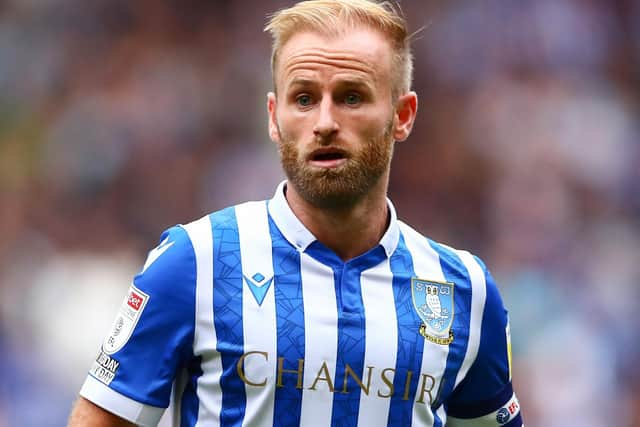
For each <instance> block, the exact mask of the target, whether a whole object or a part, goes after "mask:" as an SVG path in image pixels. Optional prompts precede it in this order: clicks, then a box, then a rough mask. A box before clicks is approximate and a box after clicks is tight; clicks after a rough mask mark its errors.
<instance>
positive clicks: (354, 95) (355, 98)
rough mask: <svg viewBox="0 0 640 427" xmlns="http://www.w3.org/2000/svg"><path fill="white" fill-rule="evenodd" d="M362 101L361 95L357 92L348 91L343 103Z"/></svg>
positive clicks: (351, 103) (355, 103)
mask: <svg viewBox="0 0 640 427" xmlns="http://www.w3.org/2000/svg"><path fill="white" fill-rule="evenodd" d="M361 101H362V97H361V96H360V95H359V94H357V93H349V94H347V96H345V97H344V102H345V104H348V105H357V104H359V103H360V102H361Z"/></svg>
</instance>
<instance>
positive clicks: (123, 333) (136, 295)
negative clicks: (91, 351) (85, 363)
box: [102, 285, 149, 354]
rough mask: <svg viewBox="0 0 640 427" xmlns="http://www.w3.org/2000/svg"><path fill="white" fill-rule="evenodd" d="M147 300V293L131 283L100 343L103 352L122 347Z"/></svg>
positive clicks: (106, 352)
mask: <svg viewBox="0 0 640 427" xmlns="http://www.w3.org/2000/svg"><path fill="white" fill-rule="evenodd" d="M147 301H149V295H147V294H145V293H144V292H142V291H141V290H140V289H138V288H136V287H135V286H133V285H131V287H130V288H129V292H128V293H127V296H126V297H125V299H124V301H123V302H122V306H121V307H120V311H118V314H117V315H116V319H115V320H114V322H113V326H112V327H111V330H110V331H109V334H108V335H107V337H106V338H105V340H104V343H103V344H102V351H103V352H104V353H105V354H113V353H115V352H117V351H118V350H120V349H121V348H122V347H124V345H125V344H126V343H127V341H128V340H129V338H130V337H131V334H132V333H133V329H134V328H135V327H136V324H137V323H138V320H139V319H140V316H141V315H142V312H143V311H144V307H145V306H146V305H147Z"/></svg>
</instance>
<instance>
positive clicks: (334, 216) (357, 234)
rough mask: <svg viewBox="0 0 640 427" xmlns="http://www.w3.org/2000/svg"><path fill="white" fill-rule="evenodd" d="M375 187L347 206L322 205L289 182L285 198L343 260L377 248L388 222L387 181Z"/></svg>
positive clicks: (304, 222)
mask: <svg viewBox="0 0 640 427" xmlns="http://www.w3.org/2000/svg"><path fill="white" fill-rule="evenodd" d="M380 181H381V185H379V186H377V187H376V188H373V189H372V191H370V192H369V194H367V195H366V196H365V197H364V198H363V199H362V200H359V201H358V202H357V203H355V204H354V205H352V206H348V207H344V208H334V209H327V208H319V207H317V206H314V205H312V204H311V203H309V202H307V201H306V200H305V199H304V198H302V197H301V196H300V194H299V193H298V192H297V191H296V190H295V188H294V187H293V186H292V185H290V184H288V185H287V193H286V198H287V202H288V203H289V206H290V207H291V210H292V211H293V213H294V214H295V215H296V217H298V219H299V220H300V221H301V222H302V223H303V224H304V226H305V227H306V228H307V229H308V230H309V231H311V233H312V234H313V235H314V236H315V237H316V239H318V240H319V241H320V242H321V243H322V244H323V245H325V246H326V247H328V248H329V249H331V250H332V251H334V252H335V253H336V254H337V255H338V256H339V257H340V258H341V259H342V260H343V261H348V260H350V259H352V258H355V257H357V256H359V255H362V254H363V253H365V252H367V251H368V250H370V249H372V248H373V247H375V246H376V245H377V244H378V243H379V242H380V239H381V238H382V236H383V235H384V233H385V231H386V230H387V226H388V221H389V219H388V218H389V209H388V207H387V198H386V194H387V183H386V180H384V179H381V180H380Z"/></svg>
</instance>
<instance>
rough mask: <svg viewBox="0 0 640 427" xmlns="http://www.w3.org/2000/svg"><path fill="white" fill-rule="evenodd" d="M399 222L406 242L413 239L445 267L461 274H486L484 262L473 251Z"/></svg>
mask: <svg viewBox="0 0 640 427" xmlns="http://www.w3.org/2000/svg"><path fill="white" fill-rule="evenodd" d="M398 222H399V224H400V230H401V232H402V234H403V237H404V238H405V240H406V239H411V240H413V241H414V242H417V243H418V244H419V245H420V246H421V247H422V248H424V249H425V250H427V251H430V252H432V253H434V254H437V256H438V257H439V258H440V262H441V264H442V265H443V266H446V267H448V268H450V269H453V270H458V271H461V272H468V271H469V270H475V269H480V270H481V271H482V272H483V273H485V272H486V269H487V267H486V265H485V264H484V262H483V261H482V260H481V259H480V258H479V257H478V256H476V255H475V254H473V253H472V252H471V251H469V250H467V249H461V248H457V247H454V246H450V245H449V244H447V243H443V242H439V241H436V240H434V239H432V238H430V237H428V236H425V235H424V234H422V233H420V232H419V231H417V230H415V229H414V228H413V227H411V226H410V225H408V224H406V223H404V222H402V221H398Z"/></svg>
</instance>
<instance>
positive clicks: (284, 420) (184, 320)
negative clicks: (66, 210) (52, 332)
mask: <svg viewBox="0 0 640 427" xmlns="http://www.w3.org/2000/svg"><path fill="white" fill-rule="evenodd" d="M284 191H285V183H282V184H280V186H279V187H278V189H277V191H276V194H275V196H274V197H273V199H271V200H268V201H259V202H247V203H244V204H241V205H237V206H234V207H230V208H227V209H224V210H222V211H218V212H215V213H212V214H210V215H207V216H205V217H203V218H201V219H199V220H197V221H195V222H192V223H189V224H187V225H183V226H176V227H173V228H171V229H169V230H168V231H166V232H165V233H164V234H163V235H162V237H161V239H160V240H161V243H160V245H159V246H158V247H156V248H155V249H153V250H152V251H151V252H150V253H149V256H148V258H147V261H146V263H145V265H144V267H143V269H142V271H141V272H140V273H139V274H138V275H137V276H136V277H135V279H134V280H133V283H132V285H131V287H130V289H129V291H128V293H127V295H126V297H125V299H124V302H123V304H122V306H121V308H120V309H119V311H118V313H117V315H116V319H115V321H114V324H113V326H112V328H111V330H110V331H109V333H108V335H107V337H106V338H105V340H104V342H103V344H102V347H101V349H100V352H99V354H98V357H97V359H96V361H95V362H94V363H93V365H92V367H91V369H90V372H89V375H88V376H87V379H86V381H85V383H84V385H83V386H82V389H81V391H80V394H81V395H82V396H84V397H85V398H87V399H89V400H90V401H92V402H94V403H96V404H97V405H99V406H101V407H103V408H105V409H107V410H108V411H110V412H112V413H115V414H117V415H119V416H121V417H123V418H125V419H128V420H130V421H132V422H134V423H137V424H140V425H143V426H147V425H156V424H157V423H158V420H159V419H160V417H161V415H162V414H163V411H164V409H165V408H167V407H168V406H169V404H170V403H171V408H172V410H173V423H174V425H175V426H188V427H191V426H255V427H262V426H265V427H266V426H298V425H303V426H367V427H371V426H424V427H433V426H435V427H441V426H445V425H446V426H454V427H455V426H474V427H483V426H487V427H489V426H491V427H493V426H509V427H513V426H518V427H519V426H521V425H522V420H521V415H520V408H519V404H518V401H517V399H516V397H515V394H514V392H513V390H512V386H511V369H510V344H509V339H510V338H509V324H508V318H507V312H506V310H505V309H504V307H503V304H502V301H501V298H500V295H499V293H498V289H497V287H496V285H495V283H494V281H493V279H492V278H491V276H490V274H489V273H488V271H487V269H486V267H485V266H484V264H483V263H482V262H481V261H480V260H479V259H478V258H476V257H474V256H473V255H471V254H469V253H468V252H465V251H459V250H455V249H452V248H449V247H447V246H444V245H441V244H438V243H436V242H434V241H432V240H429V239H428V238H426V237H424V236H422V235H420V234H419V233H418V232H416V231H414V230H413V229H412V228H410V227H409V226H408V225H406V224H404V223H402V222H401V221H399V220H398V219H397V217H396V212H395V210H394V207H393V205H392V204H391V202H390V201H388V207H389V212H390V214H389V216H390V221H389V226H388V228H387V230H386V232H385V234H384V236H383V237H382V239H381V240H380V242H379V244H378V245H377V246H375V247H374V248H372V249H371V250H369V251H368V252H366V253H364V254H363V255H361V256H358V257H356V258H354V259H351V260H349V261H347V262H344V261H343V260H342V259H340V258H339V257H338V256H337V255H336V254H335V253H334V252H333V251H331V250H330V249H328V248H327V247H325V246H324V245H323V244H322V243H321V242H319V241H318V240H317V239H316V238H315V237H314V236H313V234H311V232H310V231H309V230H308V229H306V228H305V226H304V225H303V224H302V223H301V222H300V220H299V219H298V218H297V217H296V216H295V215H294V213H293V212H292V211H291V209H290V207H289V205H288V204H287V201H286V199H285V195H284Z"/></svg>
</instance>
